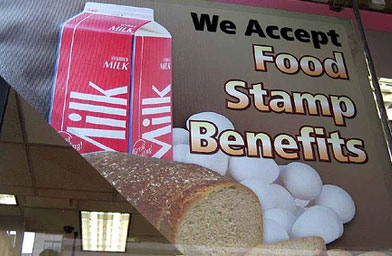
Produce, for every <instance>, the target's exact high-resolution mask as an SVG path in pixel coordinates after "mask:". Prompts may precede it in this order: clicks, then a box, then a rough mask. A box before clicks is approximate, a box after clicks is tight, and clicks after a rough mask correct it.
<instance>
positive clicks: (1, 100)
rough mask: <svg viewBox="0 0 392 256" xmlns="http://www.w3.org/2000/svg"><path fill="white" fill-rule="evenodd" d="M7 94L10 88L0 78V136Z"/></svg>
mask: <svg viewBox="0 0 392 256" xmlns="http://www.w3.org/2000/svg"><path fill="white" fill-rule="evenodd" d="M9 92H10V86H9V85H8V84H7V82H6V81H5V80H4V79H3V78H2V77H1V76H0V134H1V128H2V127H3V121H4V114H5V109H6V106H7V101H8V94H9Z"/></svg>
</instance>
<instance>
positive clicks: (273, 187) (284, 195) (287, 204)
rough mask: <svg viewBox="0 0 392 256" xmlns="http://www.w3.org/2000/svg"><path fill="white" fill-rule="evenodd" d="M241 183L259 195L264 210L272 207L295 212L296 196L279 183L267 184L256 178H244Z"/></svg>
mask: <svg viewBox="0 0 392 256" xmlns="http://www.w3.org/2000/svg"><path fill="white" fill-rule="evenodd" d="M241 184H242V185H244V186H246V187H248V188H250V189H251V190H252V191H253V192H254V193H255V194H256V195H257V197H258V198H259V201H260V204H261V209H262V210H263V212H265V211H267V210H269V209H272V208H282V209H286V210H288V211H290V212H294V211H295V209H296V207H295V203H294V198H293V197H292V196H291V195H290V193H289V192H288V191H287V190H286V189H285V188H284V187H282V186H280V185H278V184H266V183H263V182H261V181H258V180H255V179H251V180H243V181H241Z"/></svg>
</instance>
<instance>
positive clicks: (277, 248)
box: [245, 237, 326, 256]
mask: <svg viewBox="0 0 392 256" xmlns="http://www.w3.org/2000/svg"><path fill="white" fill-rule="evenodd" d="M324 255H326V247H325V243H324V240H323V239H322V238H320V237H306V238H296V239H290V240H287V241H284V242H277V243H270V244H259V245H257V246H256V247H254V248H253V249H251V250H250V251H249V252H248V253H247V254H246V255H245V256H324Z"/></svg>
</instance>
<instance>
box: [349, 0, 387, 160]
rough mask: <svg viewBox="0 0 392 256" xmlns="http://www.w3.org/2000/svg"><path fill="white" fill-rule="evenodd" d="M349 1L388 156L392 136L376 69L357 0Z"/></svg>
mask: <svg viewBox="0 0 392 256" xmlns="http://www.w3.org/2000/svg"><path fill="white" fill-rule="evenodd" d="M350 1H351V4H352V7H353V10H354V15H355V20H356V22H357V25H358V29H359V33H360V36H361V39H362V40H361V41H362V44H363V49H364V52H365V57H366V60H367V63H368V67H369V72H370V76H371V79H372V84H373V87H374V94H375V96H376V101H377V106H378V110H379V113H380V116H381V122H382V128H383V130H384V135H385V138H386V140H387V145H388V148H389V154H390V155H391V154H392V134H391V128H390V127H389V123H388V116H387V111H386V109H385V106H384V101H383V98H382V93H381V88H380V84H379V82H378V77H377V73H376V68H375V67H374V63H373V59H372V55H371V53H370V48H369V44H368V41H367V38H366V33H365V28H364V27H363V24H362V19H361V13H360V11H359V6H358V2H357V0H350Z"/></svg>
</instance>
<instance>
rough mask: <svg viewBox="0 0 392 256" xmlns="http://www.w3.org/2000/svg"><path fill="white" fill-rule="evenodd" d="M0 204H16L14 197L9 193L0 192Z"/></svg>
mask: <svg viewBox="0 0 392 256" xmlns="http://www.w3.org/2000/svg"><path fill="white" fill-rule="evenodd" d="M0 204H5V205H17V203H16V197H15V196H14V195H9V194H0Z"/></svg>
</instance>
